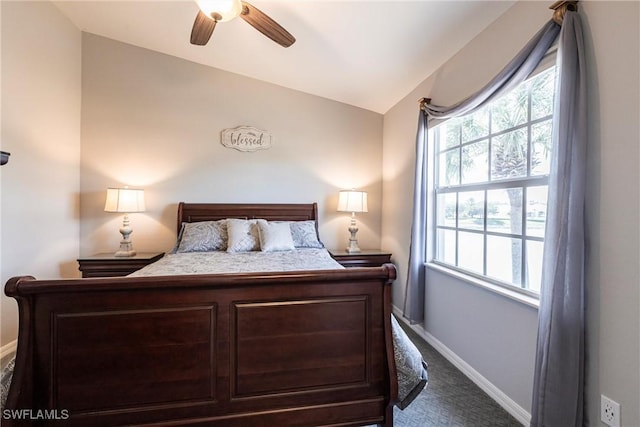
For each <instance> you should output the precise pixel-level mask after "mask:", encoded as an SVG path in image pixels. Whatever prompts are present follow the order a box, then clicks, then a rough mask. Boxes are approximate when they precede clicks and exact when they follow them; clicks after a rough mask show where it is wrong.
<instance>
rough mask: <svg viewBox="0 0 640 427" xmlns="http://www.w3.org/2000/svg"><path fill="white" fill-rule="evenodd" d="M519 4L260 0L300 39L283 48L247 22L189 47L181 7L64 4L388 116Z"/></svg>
mask: <svg viewBox="0 0 640 427" xmlns="http://www.w3.org/2000/svg"><path fill="white" fill-rule="evenodd" d="M514 2H515V0H514V1H483V0H468V1H463V0H448V1H431V0H413V1H404V0H394V1H376V0H373V1H366V0H346V1H338V0H272V1H265V0H253V1H250V3H251V4H252V5H254V6H256V7H258V8H259V9H260V10H262V11H263V12H264V13H266V14H267V15H269V16H270V17H271V18H273V19H274V20H276V21H277V22H278V23H280V25H282V26H283V27H284V28H286V29H287V30H288V31H289V32H290V33H292V34H293V35H294V36H295V37H296V39H297V41H296V43H295V44H294V45H293V46H291V47H289V48H286V49H285V48H283V47H281V46H279V45H278V44H276V43H274V42H272V41H271V40H270V39H268V38H266V37H265V36H263V35H262V34H261V33H259V32H258V31H256V30H255V29H254V28H253V27H251V26H250V25H249V24H247V23H246V22H244V21H243V20H242V19H235V20H233V21H229V22H224V23H218V25H217V26H216V29H215V31H214V33H213V36H212V37H211V40H210V41H209V43H208V44H207V45H206V46H193V45H191V44H190V43H189V35H190V33H191V27H192V25H193V21H194V19H195V16H196V13H197V11H198V7H197V5H196V3H195V2H194V1H193V0H181V1H158V0H143V1H113V0H110V1H106V0H103V1H77V0H76V1H55V2H54V3H55V4H56V5H57V6H58V8H59V9H60V10H61V11H62V12H63V13H64V14H65V15H66V16H67V17H68V18H69V19H70V20H71V21H72V22H73V23H74V24H75V25H76V26H77V27H78V28H79V29H80V30H82V31H86V32H89V33H93V34H97V35H100V36H104V37H108V38H111V39H114V40H118V41H121V42H125V43H129V44H132V45H135V46H139V47H143V48H147V49H151V50H154V51H158V52H162V53H166V54H169V55H173V56H177V57H180V58H184V59H187V60H190V61H194V62H197V63H200V64H205V65H210V66H212V67H216V68H219V69H223V70H227V71H231V72H234V73H238V74H241V75H244V76H248V77H253V78H256V79H259V80H263V81H267V82H270V83H275V84H278V85H281V86H285V87H288V88H292V89H296V90H300V91H302V92H306V93H310V94H313V95H318V96H322V97H325V98H329V99H334V100H337V101H340V102H344V103H347V104H351V105H355V106H358V107H361V108H365V109H368V110H372V111H375V112H379V113H385V112H386V111H387V110H388V109H389V108H391V107H392V106H393V105H394V104H395V103H396V102H398V101H399V100H400V99H402V98H403V97H404V96H406V95H407V94H408V93H409V92H410V91H411V90H412V89H414V88H415V87H416V86H417V85H418V84H419V83H420V82H421V81H422V80H424V79H425V78H426V77H427V76H428V75H430V74H431V73H432V72H434V71H435V70H436V69H437V68H438V67H439V66H440V65H442V64H443V63H444V62H445V61H446V60H447V59H449V58H450V57H451V56H452V55H454V54H455V53H456V52H457V51H458V50H459V49H460V48H462V47H463V46H464V45H465V44H466V43H467V42H468V41H469V40H471V39H472V38H473V37H475V36H476V35H477V34H478V33H479V32H480V31H482V30H483V29H484V28H485V27H486V26H487V25H489V24H490V23H491V22H493V21H494V20H495V19H496V18H497V17H498V16H500V15H501V14H502V13H504V12H505V11H506V10H507V9H508V8H509V7H510V6H512V5H513V3H514Z"/></svg>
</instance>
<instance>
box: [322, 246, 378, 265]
mask: <svg viewBox="0 0 640 427" xmlns="http://www.w3.org/2000/svg"><path fill="white" fill-rule="evenodd" d="M329 253H330V254H331V256H332V257H333V259H335V260H336V261H338V262H339V263H340V264H342V265H344V266H345V267H380V266H381V265H382V264H384V263H387V262H391V254H390V253H389V252H384V251H380V250H377V249H362V250H361V251H360V252H359V253H357V254H350V253H347V251H346V250H344V249H329Z"/></svg>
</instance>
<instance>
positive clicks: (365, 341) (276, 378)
mask: <svg viewBox="0 0 640 427" xmlns="http://www.w3.org/2000/svg"><path fill="white" fill-rule="evenodd" d="M258 218H259V219H260V221H264V223H265V224H266V225H268V226H270V227H271V226H272V227H273V229H274V230H275V228H276V224H277V228H278V229H279V230H282V224H288V226H289V227H293V226H294V225H296V226H297V225H300V226H301V225H304V226H305V227H303V228H304V230H305V231H306V232H305V233H302V234H299V235H298V238H299V239H300V238H302V239H303V244H305V242H306V241H305V239H306V240H307V241H309V242H311V243H312V245H315V243H313V242H315V241H317V242H320V240H319V237H318V236H317V205H316V204H315V203H313V204H269V205H264V204H190V203H180V204H179V206H178V219H177V227H178V233H179V236H180V237H181V238H185V239H186V233H185V232H186V231H187V228H185V227H190V226H189V225H188V224H192V225H193V224H195V223H199V224H196V225H197V227H200V226H202V225H203V224H206V223H210V224H211V223H219V222H221V220H225V221H230V220H232V219H233V220H234V221H235V220H237V222H242V223H243V224H244V225H246V223H252V224H256V221H253V220H254V219H258ZM185 224H187V225H185ZM309 224H312V225H313V226H314V227H313V230H314V232H315V237H316V239H314V236H312V235H310V233H309V230H311V229H310V228H309V227H308V226H309ZM196 225H193V227H191V228H197V227H196ZM244 225H243V226H244ZM254 228H255V226H254ZM231 231H232V230H231V228H230V229H229V234H228V236H227V237H228V239H229V241H228V242H227V243H228V244H229V245H231V243H232V242H231V239H232V235H231ZM258 231H260V230H258ZM271 231H273V230H271ZM265 233H266V232H265ZM272 234H273V235H274V236H276V237H278V235H281V233H276V232H273V233H272ZM291 234H292V236H293V235H294V234H295V233H293V232H292V233H291ZM259 237H260V238H261V237H262V234H260V235H259ZM299 239H298V240H299ZM280 240H282V239H280ZM280 240H279V239H278V238H274V239H271V242H270V243H269V244H270V245H271V246H270V248H271V249H272V250H271V251H268V252H273V253H278V252H282V251H281V250H280V249H281V246H282V244H283V243H282V242H281V241H280ZM292 240H294V239H293V238H292ZM235 241H236V240H234V242H235ZM200 243H202V242H200ZM294 243H295V244H296V245H297V244H300V242H299V241H298V242H294ZM234 244H235V243H234ZM290 244H291V242H289V241H288V240H287V242H286V244H285V246H287V245H290ZM279 245H280V246H279ZM179 248H180V242H179V244H178V245H177V246H176V251H175V252H178V253H176V254H175V255H174V256H172V255H167V257H166V258H167V259H177V258H179V256H180V250H179ZM196 249H197V248H196ZM306 249H309V250H318V251H320V252H322V248H319V247H316V248H312V247H310V248H298V247H297V246H296V247H295V250H294V251H293V253H295V254H298V253H299V252H304V250H306ZM239 252H244V251H239ZM255 252H262V251H255ZM320 252H319V253H320ZM253 255H259V254H258V253H256V254H253ZM312 258H313V257H312ZM161 261H162V260H161ZM159 263H160V262H159ZM248 264H250V262H249V261H243V262H241V265H248ZM158 265H159V266H160V267H157V266H155V265H153V264H152V265H151V266H149V267H150V269H151V271H148V270H147V269H143V270H141V271H139V272H138V273H136V274H134V275H131V276H127V277H115V278H91V279H70V280H36V279H35V278H33V277H30V276H26V277H15V278H12V279H10V280H9V281H8V282H7V284H6V286H5V293H6V294H7V295H8V296H11V297H13V298H15V299H16V300H17V302H18V307H19V336H18V348H17V352H16V358H15V368H14V372H13V379H12V381H11V386H10V389H9V394H8V398H7V401H6V407H5V410H3V412H2V413H3V425H5V424H4V423H6V425H30V424H37V425H49V424H52V425H53V424H55V425H65V426H66V425H69V426H89V425H90V426H114V425H144V426H156V425H158V426H159V425H170V426H178V425H188V426H205V425H206V426H225V427H227V426H328V425H331V426H357V425H368V424H379V425H386V426H392V425H393V405H394V404H395V403H396V402H397V400H398V381H397V378H398V377H397V374H398V371H397V370H396V363H395V360H396V359H397V358H398V355H397V354H396V355H395V356H394V345H393V342H394V339H396V338H397V337H396V332H395V329H394V328H393V327H392V318H391V300H390V298H391V293H390V289H391V288H390V287H391V283H392V282H393V280H394V279H395V274H396V272H395V268H394V266H393V265H392V264H386V265H384V266H382V267H375V268H374V267H369V268H349V269H345V268H341V267H340V266H336V267H335V268H334V267H330V268H328V269H327V267H326V266H322V265H318V266H317V268H316V267H315V266H313V265H312V267H311V268H303V269H294V270H290V269H288V268H287V269H286V271H284V270H283V269H282V267H279V266H278V267H264V268H261V269H260V270H262V271H259V272H256V271H253V270H252V269H248V270H247V271H244V270H241V271H240V272H237V271H235V272H227V271H217V270H209V269H205V270H197V269H196V270H193V271H190V272H187V273H188V274H183V273H184V272H181V274H174V273H175V271H174V270H172V268H175V266H174V267H169V270H162V268H164V267H162V264H158ZM334 265H335V264H334ZM153 268H160V270H158V271H155V272H154V271H153ZM396 329H397V328H396ZM396 342H397V341H396ZM395 347H396V348H395V350H396V353H397V350H398V348H397V347H398V345H397V344H396V346H395ZM423 376H424V372H423ZM422 380H423V381H422V382H421V384H422V385H421V387H423V386H424V382H425V381H424V378H422ZM419 389H421V388H420V387H418V388H414V391H415V390H418V391H419ZM7 410H9V411H13V412H6V411H7ZM8 414H11V416H10V417H7V416H5V415H8Z"/></svg>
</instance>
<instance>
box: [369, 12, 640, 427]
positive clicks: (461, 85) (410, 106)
mask: <svg viewBox="0 0 640 427" xmlns="http://www.w3.org/2000/svg"><path fill="white" fill-rule="evenodd" d="M547 6H548V5H546V4H544V3H540V2H519V3H518V4H516V5H515V6H513V7H512V8H511V9H510V10H509V11H508V12H507V13H505V14H504V15H503V16H502V17H501V18H500V19H498V20H497V21H496V22H495V23H494V24H493V25H491V26H490V27H488V28H487V29H486V30H485V31H484V32H482V33H481V34H480V35H479V36H478V37H476V38H475V39H474V40H472V41H471V42H470V43H469V44H468V45H467V46H466V47H465V48H464V49H462V50H461V51H460V52H459V53H458V54H457V55H455V56H454V57H453V58H451V60H449V61H448V62H447V63H446V64H444V65H443V66H442V67H441V68H440V69H439V70H438V71H436V72H435V73H434V74H432V75H430V76H428V77H427V79H426V80H425V81H424V82H423V83H422V84H420V85H419V86H418V87H417V88H416V89H415V90H414V91H413V92H412V93H411V94H409V95H408V96H407V97H406V98H405V99H403V100H402V101H401V102H399V103H398V104H397V105H396V106H394V107H393V108H392V109H391V110H390V111H389V112H388V113H387V114H385V119H384V137H383V139H384V143H383V144H384V145H383V192H384V195H385V204H384V206H383V226H382V235H383V237H382V244H383V247H385V248H387V249H389V250H391V251H393V252H394V254H395V256H396V260H397V261H398V265H399V267H400V274H399V280H398V282H396V283H397V285H396V286H395V287H394V304H395V305H396V306H398V307H402V303H403V299H404V283H405V280H406V265H407V259H408V249H409V232H410V230H409V227H408V226H407V224H408V223H410V221H411V194H412V192H411V190H410V189H412V188H413V181H412V180H413V173H414V161H415V155H414V151H415V130H416V123H417V116H418V102H417V101H418V99H420V98H421V97H431V98H432V99H433V100H434V102H436V103H440V104H444V105H446V104H450V103H453V102H455V101H458V100H460V99H462V98H463V97H465V96H467V95H469V94H470V93H472V92H473V91H474V90H477V89H478V88H480V87H481V86H482V85H483V84H484V83H485V82H486V81H487V80H488V79H489V78H490V77H492V76H493V75H494V74H495V73H496V72H497V71H498V70H499V69H500V68H502V67H503V66H504V64H506V62H507V61H508V60H509V59H510V58H512V57H513V56H514V55H515V53H516V52H517V51H518V50H519V49H520V48H521V47H522V46H523V45H524V43H525V42H526V41H527V40H528V39H529V38H530V37H531V36H532V35H533V34H534V33H535V32H536V31H537V30H538V29H539V28H540V27H541V26H542V25H543V24H544V22H546V21H547V20H548V19H550V17H551V13H550V11H549V10H548V9H547ZM580 8H581V11H582V12H581V13H582V16H583V18H584V19H583V21H584V23H585V29H586V33H587V36H586V37H587V40H586V45H587V55H588V63H589V68H590V76H589V81H588V88H589V96H590V105H591V108H590V111H589V117H590V123H591V125H590V138H589V157H590V167H589V179H590V191H589V200H588V202H587V218H588V219H587V220H588V239H589V260H588V261H589V262H588V264H589V265H588V268H587V285H588V293H589V303H588V309H587V310H588V312H587V316H588V321H589V325H588V326H589V327H588V351H589V353H588V357H587V361H588V362H587V363H588V367H587V369H588V372H589V377H588V379H587V384H588V399H589V402H588V403H589V405H590V406H589V410H588V415H589V418H590V421H591V423H592V425H599V419H600V416H599V405H600V402H599V399H600V394H601V393H602V394H605V395H607V396H608V397H610V398H612V399H614V400H616V401H618V402H619V403H621V405H622V410H621V412H622V422H623V425H625V426H637V425H640V416H639V415H640V414H639V413H638V406H637V402H638V401H639V400H640V390H639V386H640V360H639V355H640V349H639V339H640V329H639V326H640V315H639V310H638V307H639V302H640V295H639V291H638V277H639V276H640V274H639V272H638V259H639V258H640V251H639V244H638V243H639V236H640V230H639V228H638V217H639V213H638V206H639V200H638V199H639V198H638V195H639V194H638V183H639V182H640V178H639V176H638V167H637V164H638V158H639V150H638V142H639V139H640V137H639V129H638V118H639V116H640V111H639V105H638V104H639V103H638V95H639V87H638V76H639V75H640V70H639V69H638V63H639V51H640V46H639V39H640V38H639V37H638V22H639V8H638V3H637V2H604V1H602V2H600V1H589V2H581V3H580ZM623 188H624V190H623ZM427 272H428V274H427V280H426V298H425V303H426V313H427V315H426V319H425V322H424V324H422V325H420V326H421V328H420V330H421V332H422V333H423V335H424V336H426V337H427V338H429V339H430V340H431V341H432V342H433V343H434V344H436V345H437V346H438V347H439V348H440V349H441V350H442V351H444V352H445V353H446V354H447V355H448V356H449V357H450V358H451V359H452V360H454V362H456V363H457V364H458V365H459V366H461V367H463V368H467V369H468V371H469V372H470V373H471V374H472V375H476V376H478V378H479V379H480V382H483V383H484V384H485V385H486V386H487V387H488V388H489V391H490V392H491V391H494V392H495V393H496V395H497V397H498V398H499V399H502V403H503V404H504V405H506V406H509V405H511V407H510V409H511V410H512V412H513V413H514V414H515V415H518V416H519V418H520V419H523V416H526V417H528V416H529V414H528V412H529V411H530V401H531V386H532V378H533V363H534V355H533V350H534V348H535V340H536V333H537V310H535V309H534V308H532V307H530V306H529V305H526V304H522V303H520V302H517V301H515V300H512V299H509V298H505V297H503V296H500V295H497V294H494V293H493V292H490V291H487V290H485V289H482V288H478V287H477V286H475V285H472V284H470V283H468V282H465V281H463V280H460V279H458V278H456V277H452V276H450V275H447V274H443V273H441V272H438V271H435V270H432V269H428V270H427ZM478 378H476V379H478ZM493 386H495V387H496V388H497V390H496V389H493V388H492V387H493Z"/></svg>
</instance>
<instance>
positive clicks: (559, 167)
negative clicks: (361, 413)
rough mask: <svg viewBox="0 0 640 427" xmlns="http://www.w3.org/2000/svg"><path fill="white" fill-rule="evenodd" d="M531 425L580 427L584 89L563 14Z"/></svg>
mask: <svg viewBox="0 0 640 427" xmlns="http://www.w3.org/2000/svg"><path fill="white" fill-rule="evenodd" d="M557 66H558V69H557V70H558V71H557V83H556V98H555V110H554V117H553V147H554V152H553V154H552V160H551V171H550V176H549V203H548V206H547V228H546V233H545V242H544V255H543V270H542V271H543V272H542V275H543V277H542V288H541V292H540V293H541V296H540V308H539V313H538V345H537V354H536V365H535V374H534V384H533V399H532V405H531V425H532V426H549V427H555V426H559V427H560V426H561V427H568V426H582V425H583V410H584V401H583V399H584V397H583V395H584V344H585V342H584V339H585V334H584V332H585V330H584V329H585V283H584V282H585V279H584V259H585V233H584V198H585V179H586V178H585V177H586V142H587V130H586V129H587V94H586V92H587V88H586V82H587V81H586V70H585V59H584V45H583V36H582V25H581V22H580V16H579V15H578V13H576V12H571V11H568V12H567V13H566V14H565V16H564V21H563V23H562V31H561V32H560V41H559V46H558V58H557Z"/></svg>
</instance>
